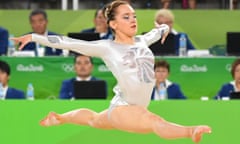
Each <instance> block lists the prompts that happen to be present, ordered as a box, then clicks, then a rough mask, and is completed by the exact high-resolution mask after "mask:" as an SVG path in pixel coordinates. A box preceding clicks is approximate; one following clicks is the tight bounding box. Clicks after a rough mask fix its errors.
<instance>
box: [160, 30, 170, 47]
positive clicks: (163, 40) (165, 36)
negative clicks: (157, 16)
mask: <svg viewBox="0 0 240 144" xmlns="http://www.w3.org/2000/svg"><path fill="white" fill-rule="evenodd" d="M168 33H169V31H167V32H165V33H164V34H163V36H162V40H161V44H163V43H164V42H165V40H166V38H167V36H168Z"/></svg>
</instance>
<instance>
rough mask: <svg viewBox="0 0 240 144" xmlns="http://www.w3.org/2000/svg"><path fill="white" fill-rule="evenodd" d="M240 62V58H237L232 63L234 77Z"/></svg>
mask: <svg viewBox="0 0 240 144" xmlns="http://www.w3.org/2000/svg"><path fill="white" fill-rule="evenodd" d="M239 64H240V59H236V60H235V61H234V62H233V63H232V69H231V74H232V77H233V78H234V72H235V70H236V68H237V66H238V65H239Z"/></svg>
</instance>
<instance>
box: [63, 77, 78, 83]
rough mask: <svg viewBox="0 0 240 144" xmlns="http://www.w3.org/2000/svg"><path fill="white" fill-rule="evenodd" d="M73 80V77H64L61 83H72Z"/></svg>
mask: <svg viewBox="0 0 240 144" xmlns="http://www.w3.org/2000/svg"><path fill="white" fill-rule="evenodd" d="M74 81H75V78H70V79H66V80H63V82H62V83H63V84H70V83H73V82H74Z"/></svg>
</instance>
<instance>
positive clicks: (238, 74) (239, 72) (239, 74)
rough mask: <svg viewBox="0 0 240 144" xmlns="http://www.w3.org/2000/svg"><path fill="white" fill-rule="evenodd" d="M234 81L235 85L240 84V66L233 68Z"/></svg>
mask: <svg viewBox="0 0 240 144" xmlns="http://www.w3.org/2000/svg"><path fill="white" fill-rule="evenodd" d="M234 80H235V81H236V82H237V83H240V64H238V65H237V66H236V68H235V71H234Z"/></svg>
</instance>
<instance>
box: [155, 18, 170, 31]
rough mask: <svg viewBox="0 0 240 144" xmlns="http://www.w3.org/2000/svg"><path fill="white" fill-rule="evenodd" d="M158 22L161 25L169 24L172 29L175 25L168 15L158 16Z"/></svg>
mask: <svg viewBox="0 0 240 144" xmlns="http://www.w3.org/2000/svg"><path fill="white" fill-rule="evenodd" d="M157 23H158V24H159V25H161V24H167V25H168V26H169V28H170V29H172V27H173V21H172V20H171V19H169V18H167V17H163V16H158V18H157Z"/></svg>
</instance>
